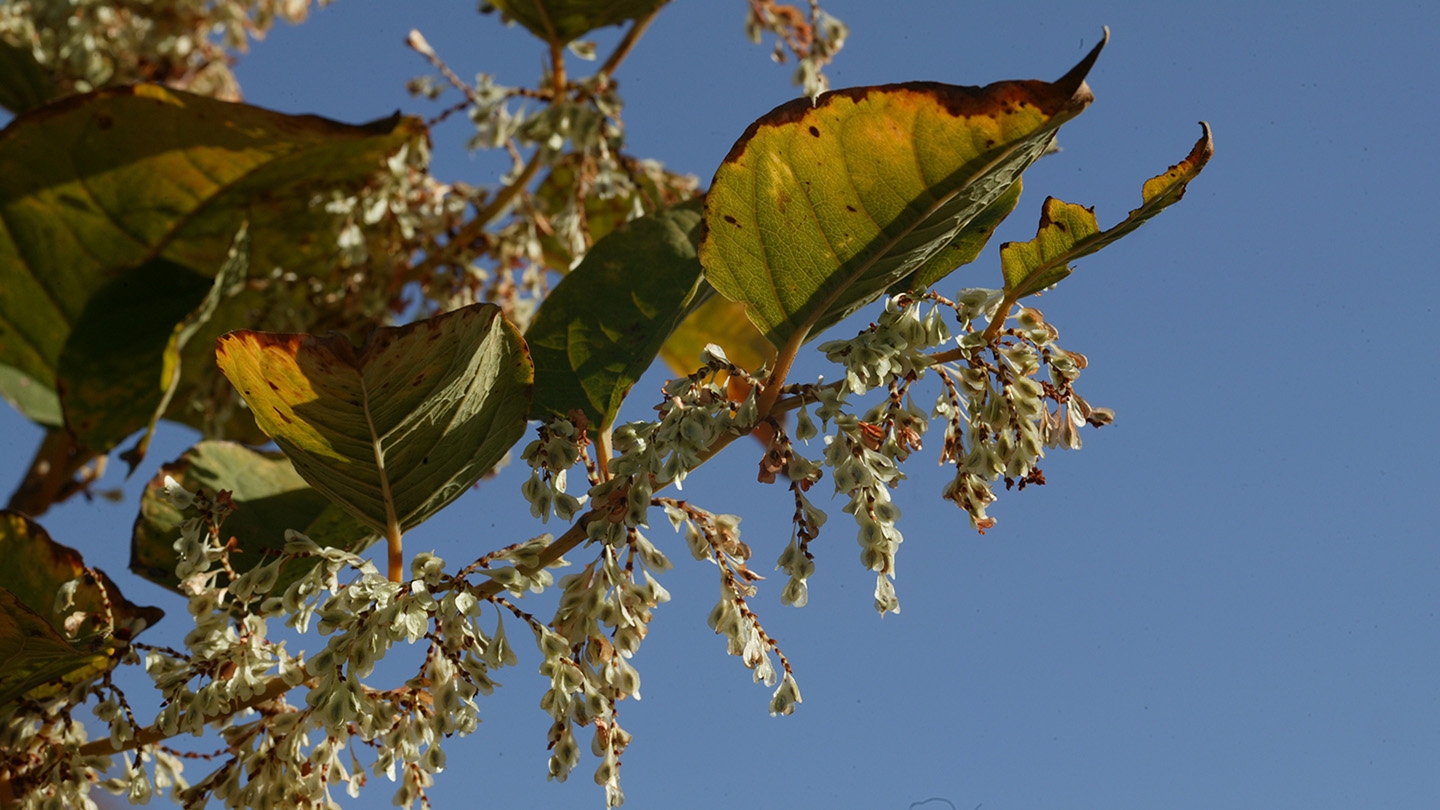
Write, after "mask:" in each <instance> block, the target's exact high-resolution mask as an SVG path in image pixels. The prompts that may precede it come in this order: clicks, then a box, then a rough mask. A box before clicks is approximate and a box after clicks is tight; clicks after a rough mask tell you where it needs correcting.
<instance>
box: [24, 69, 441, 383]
mask: <svg viewBox="0 0 1440 810" xmlns="http://www.w3.org/2000/svg"><path fill="white" fill-rule="evenodd" d="M423 132H424V127H423V125H422V124H420V123H419V122H418V121H416V120H414V119H401V118H399V117H394V118H390V119H387V120H384V121H379V122H376V123H373V124H369V125H365V126H348V125H345V124H339V123H335V122H333V121H327V120H325V119H322V118H316V117H313V116H287V115H281V114H279V113H274V112H269V111H267V110H262V109H259V108H257V107H250V106H246V105H243V104H232V103H227V102H223V101H216V100H214V99H210V98H205V97H203V96H193V95H189V94H187V93H182V92H179V91H174V90H168V89H165V88H162V87H158V86H154V85H136V86H133V87H122V88H113V89H108V90H102V91H99V92H96V93H91V94H87V95H83V96H74V97H71V98H67V99H64V100H62V101H59V102H57V103H54V104H50V105H48V106H46V107H43V108H41V109H38V110H35V111H33V112H30V113H27V114H25V115H21V116H19V117H18V118H16V119H15V120H14V121H12V122H10V124H9V126H7V127H6V128H5V129H4V130H3V131H0V221H3V222H4V225H5V227H4V228H3V229H0V290H4V291H5V294H4V295H3V296H0V364H3V365H8V366H11V367H13V368H14V369H15V370H17V371H18V372H20V373H21V374H24V375H25V376H27V377H28V378H30V379H31V380H33V381H35V382H36V383H38V384H40V385H42V386H44V387H46V388H50V389H53V388H54V387H55V385H56V376H57V370H58V367H59V362H60V355H61V353H62V351H65V350H67V348H68V349H70V350H73V351H77V352H78V351H81V349H79V348H78V347H76V346H75V345H74V344H69V345H68V346H67V344H68V342H69V340H70V337H71V332H72V330H73V329H74V328H75V326H76V324H77V323H78V322H79V320H80V318H81V316H82V315H83V314H84V313H85V312H86V309H87V307H88V306H89V305H90V302H91V299H92V298H94V297H95V296H96V295H97V293H99V292H100V291H102V290H105V291H106V292H107V293H110V294H115V293H118V292H119V290H118V289H117V288H115V287H113V286H112V285H113V284H116V283H122V284H123V279H125V278H126V277H128V276H130V275H131V274H133V273H136V272H137V268H142V267H145V268H152V269H153V268H154V267H162V266H163V267H171V268H174V267H177V266H178V267H185V268H190V270H191V271H193V273H194V274H196V275H197V276H199V278H200V280H201V281H202V282H203V281H205V280H207V279H209V278H211V277H213V276H214V275H215V274H216V272H218V271H219V269H220V267H221V266H222V264H223V262H224V261H225V257H226V255H227V253H228V251H229V248H230V245H231V241H232V238H233V237H234V235H235V233H236V231H237V230H238V229H239V227H240V225H241V223H242V222H246V221H248V222H249V223H250V233H251V235H252V237H253V249H252V253H251V262H252V264H254V265H255V266H257V267H262V268H265V269H266V271H267V272H268V271H269V270H270V269H271V268H283V269H284V270H286V271H287V272H292V273H295V274H297V275H298V276H300V277H307V276H311V275H321V274H324V275H326V277H328V274H329V273H330V271H331V269H332V267H333V263H334V258H335V254H336V247H335V245H334V242H333V240H331V239H329V238H326V237H324V236H323V234H326V233H329V232H331V231H333V220H334V215H333V214H331V213H329V212H327V211H325V209H324V206H319V205H312V201H313V199H314V198H315V197H316V195H318V194H322V193H328V192H330V191H332V190H337V189H345V188H353V187H355V186H356V185H358V184H359V183H361V182H363V181H364V180H365V179H366V178H367V177H369V176H370V175H372V174H373V173H374V172H375V171H377V170H378V169H380V168H381V167H382V160H383V159H384V158H385V157H386V156H387V155H389V154H391V153H393V152H394V151H396V150H397V149H399V148H400V147H401V146H402V145H403V144H405V143H406V142H407V141H409V140H410V139H412V138H413V137H416V136H418V135H420V134H422V133H423ZM157 261H164V262H169V263H170V264H169V265H152V264H151V263H152V262H157ZM139 272H144V271H139ZM171 277H174V278H177V279H183V276H175V275H174V274H173V273H172V274H171ZM177 283H178V284H183V285H184V289H185V290H187V291H188V294H189V296H190V300H189V301H188V302H181V301H179V300H175V301H173V302H170V301H169V300H168V299H171V298H178V297H180V290H178V289H170V290H157V291H156V294H157V295H159V296H164V297H165V298H166V299H167V302H166V305H165V307H164V308H165V309H166V310H167V311H166V312H164V313H163V317H152V315H151V312H152V311H151V309H150V308H148V307H147V308H145V309H144V310H143V311H141V312H137V313H136V316H135V319H132V320H131V321H129V322H128V324H127V328H131V329H135V330H139V331H142V332H144V333H145V334H147V335H152V336H153V335H160V334H164V335H169V333H170V330H171V329H173V328H174V327H175V325H176V322H177V320H179V318H180V317H183V316H184V315H185V313H189V312H191V311H193V310H194V309H195V307H196V306H198V305H199V304H200V303H201V300H202V299H203V298H204V297H205V295H206V292H207V291H208V290H209V284H206V283H201V284H184V281H177ZM275 294H276V293H274V292H272V293H270V295H272V296H273V295H275ZM182 304H183V305H182ZM256 309H257V306H256V301H255V300H254V299H253V298H250V299H247V300H245V301H243V302H239V301H237V302H235V305H234V306H227V307H226V311H225V313H223V314H222V315H221V316H217V318H216V320H217V321H218V322H219V323H218V324H217V326H218V325H225V326H224V328H227V329H228V328H234V327H235V326H239V325H242V324H245V323H253V322H254V321H253V319H254V317H255V311H256ZM157 312H158V310H157ZM176 313H179V314H178V315H176ZM166 319H168V320H166ZM161 320H164V321H166V322H164V323H160V322H158V321H161ZM152 321H155V322H152ZM92 334H94V333H92ZM113 339H114V335H113V334H111V335H109V336H108V337H107V340H113ZM147 351H148V350H147ZM151 356H152V357H155V356H156V355H153V354H152V355H151ZM191 367H193V368H199V367H200V366H199V364H198V362H197V363H196V364H195V365H194V366H191ZM160 372H161V369H160V368H159V367H158V366H156V367H154V368H153V369H152V370H149V371H147V372H146V374H145V375H144V376H145V385H153V384H154V381H155V380H156V379H157V378H158V377H159V375H160Z"/></svg>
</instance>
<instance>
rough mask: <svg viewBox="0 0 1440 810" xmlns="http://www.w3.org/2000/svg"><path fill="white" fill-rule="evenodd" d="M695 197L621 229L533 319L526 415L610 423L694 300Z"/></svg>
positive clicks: (697, 217)
mask: <svg viewBox="0 0 1440 810" xmlns="http://www.w3.org/2000/svg"><path fill="white" fill-rule="evenodd" d="M699 226H700V201H699V200H693V201H690V202H686V203H682V204H681V205H678V206H675V207H674V208H669V209H666V210H664V211H661V212H658V213H656V214H652V215H651V216H648V217H643V218H641V219H637V220H633V221H631V222H629V223H626V224H624V225H621V226H620V227H618V228H616V229H615V230H614V231H612V232H611V233H610V234H609V235H608V236H606V237H605V238H604V239H601V240H600V241H599V242H597V243H595V247H593V248H591V249H590V252H589V253H587V254H586V256H585V259H584V261H582V262H581V263H580V266H579V267H577V268H575V269H574V270H573V271H571V272H570V274H569V275H567V276H566V277H565V278H564V279H563V280H562V281H561V282H560V283H559V284H557V285H556V286H555V289H554V290H552V291H551V293H550V295H549V297H547V298H546V299H545V303H544V304H542V305H541V307H540V310H539V311H538V312H537V313H536V314H535V319H534V321H533V322H532V323H531V325H530V328H529V330H528V331H527V332H526V334H525V339H526V341H527V342H528V343H529V345H530V352H531V354H532V356H533V357H534V358H535V401H534V404H533V405H532V407H531V411H530V415H531V416H532V417H533V418H537V419H539V418H544V417H547V416H551V415H554V414H559V415H565V414H567V413H569V412H570V411H571V410H574V409H579V410H580V411H582V412H584V413H585V415H586V418H587V419H589V421H590V424H592V425H596V426H599V427H600V428H602V429H603V428H606V427H609V425H610V423H611V422H612V421H613V420H614V419H615V415H616V413H618V412H619V410H620V403H621V402H623V401H624V399H625V395H626V394H628V393H629V391H630V387H631V386H632V385H634V384H635V381H636V380H638V379H640V375H642V374H644V373H645V370H646V369H648V368H649V367H650V364H651V363H652V362H653V361H654V360H655V355H656V354H657V353H659V351H660V348H661V346H663V345H664V343H665V340H666V338H668V337H669V336H670V333H671V332H673V331H674V330H675V327H676V326H677V325H679V323H680V322H681V320H682V319H683V318H684V317H685V315H686V314H687V313H688V312H689V311H690V309H691V308H692V307H693V306H694V305H695V304H696V303H697V302H696V298H697V291H698V290H699V289H700V285H701V280H700V262H699V260H698V259H697V258H696V256H695V240H696V239H697V238H698V231H699Z"/></svg>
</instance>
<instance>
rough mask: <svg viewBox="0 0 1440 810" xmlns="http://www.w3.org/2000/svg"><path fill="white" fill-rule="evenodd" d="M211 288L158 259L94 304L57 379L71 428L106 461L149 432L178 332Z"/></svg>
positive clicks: (119, 277)
mask: <svg viewBox="0 0 1440 810" xmlns="http://www.w3.org/2000/svg"><path fill="white" fill-rule="evenodd" d="M211 286H212V281H211V279H209V278H206V277H205V276H204V275H202V274H200V273H197V272H195V271H193V270H191V269H190V268H188V267H185V266H183V265H180V264H176V263H175V262H172V261H170V260H169V259H151V260H150V261H148V262H145V263H144V264H142V265H140V266H139V267H135V268H133V269H131V270H129V271H126V272H120V273H116V274H113V275H112V277H111V280H110V281H109V283H107V284H105V285H104V286H102V287H101V288H100V289H98V290H96V291H95V292H94V294H93V295H91V296H90V300H89V301H88V302H87V303H86V305H85V309H84V310H83V311H82V312H81V313H80V316H79V317H78V318H76V319H75V324H74V328H73V329H72V330H71V332H70V336H69V338H68V339H67V340H66V341H65V348H64V349H62V350H61V352H60V363H59V368H58V370H57V373H56V376H57V381H58V383H59V385H58V388H59V393H60V405H61V409H62V410H63V411H64V414H65V424H66V426H67V427H68V428H69V429H70V431H71V432H72V433H74V434H75V437H76V438H77V439H78V440H79V441H80V443H81V444H83V445H85V446H87V447H89V448H91V449H93V450H94V451H95V452H97V453H106V452H108V451H109V450H110V448H112V447H114V446H115V445H117V444H119V443H120V441H121V440H122V439H124V438H125V437H126V436H129V435H130V434H131V433H134V432H135V431H136V430H139V429H140V428H142V427H144V426H145V424H146V422H147V421H148V419H149V416H150V415H151V414H153V413H154V412H155V411H156V409H157V408H158V407H159V405H160V402H161V399H162V398H163V396H164V394H165V391H164V389H163V388H162V380H161V376H162V373H163V371H164V366H165V354H166V348H167V346H168V345H169V343H170V338H171V336H172V335H173V334H174V332H175V324H176V323H178V322H180V321H182V320H184V319H185V317H186V316H187V315H188V314H189V313H190V312H191V311H192V310H194V309H195V307H196V303H197V302H198V301H200V300H202V299H203V297H204V296H205V293H206V291H207V290H209V289H210V288H211Z"/></svg>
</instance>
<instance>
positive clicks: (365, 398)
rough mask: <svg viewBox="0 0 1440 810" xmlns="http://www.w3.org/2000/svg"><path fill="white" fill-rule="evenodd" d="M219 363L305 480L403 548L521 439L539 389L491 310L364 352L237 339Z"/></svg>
mask: <svg viewBox="0 0 1440 810" xmlns="http://www.w3.org/2000/svg"><path fill="white" fill-rule="evenodd" d="M216 361H217V362H218V363H219V365H220V370H221V371H222V372H223V373H224V374H225V376H226V377H228V378H229V379H230V381H231V382H232V383H233V384H234V385H235V387H236V388H237V389H239V391H240V394H241V396H243V397H244V398H245V402H246V403H247V404H248V405H249V406H250V409H251V411H252V412H253V413H254V415H255V421H256V423H257V424H259V426H260V429H261V430H263V431H265V433H266V435H268V436H270V438H272V439H274V440H275V443H276V444H277V445H279V446H280V449H281V450H282V451H284V453H285V455H286V456H288V457H289V458H290V461H291V463H293V464H294V465H295V471H296V472H298V473H299V474H300V476H301V477H302V478H304V479H305V480H306V481H307V482H309V483H310V485H311V486H313V487H315V488H316V489H318V490H320V491H321V492H322V493H324V494H325V495H326V496H328V497H329V498H330V499H331V500H333V501H335V502H336V503H337V504H339V505H340V506H342V507H344V508H345V510H346V511H348V512H349V513H350V514H352V515H354V516H355V517H357V518H359V519H360V520H361V521H363V522H364V523H365V524H366V525H367V526H369V527H371V528H372V529H375V530H377V531H379V532H382V533H385V534H386V535H387V536H392V537H395V538H397V542H398V533H399V532H401V531H404V530H407V529H409V528H411V527H414V526H416V525H418V524H419V523H421V522H422V521H424V520H425V519H426V518H428V517H429V516H430V515H432V514H434V513H435V512H436V511H438V510H439V509H441V508H442V507H444V506H445V505H446V504H448V503H450V502H451V501H453V500H455V499H456V498H458V497H459V496H460V495H461V494H462V493H464V492H465V490H467V489H468V488H469V487H470V486H471V485H472V484H474V483H475V482H476V481H478V480H480V477H481V476H482V475H484V474H485V473H487V472H489V471H490V470H491V469H493V468H494V466H495V464H496V463H497V462H499V461H500V459H501V458H503V457H504V455H505V453H506V451H508V450H509V449H510V447H511V445H513V444H515V442H516V441H518V440H519V438H520V437H521V436H522V435H523V434H524V432H525V420H526V416H527V415H528V414H529V412H530V397H531V386H532V383H533V380H534V370H533V367H532V365H531V362H530V356H529V354H528V352H527V351H526V348H525V343H524V341H522V340H521V339H520V334H519V332H518V331H517V330H516V329H515V327H514V326H513V325H512V324H510V323H509V322H507V321H506V320H505V319H504V318H502V317H501V316H500V309H499V307H496V306H494V305H492V304H474V305H471V306H468V307H464V308H463V309H458V310H455V311H454V312H449V313H446V314H444V315H439V316H436V317H434V318H430V319H428V320H424V321H418V322H416V323H412V324H409V325H407V326H401V327H387V328H383V329H376V330H375V331H373V332H371V333H370V335H369V336H368V337H367V338H366V339H365V343H364V345H363V346H362V347H361V348H360V349H358V350H357V349H356V348H355V347H354V346H353V345H352V344H351V343H350V341H349V339H348V338H346V337H345V336H344V335H341V334H336V333H332V334H331V335H330V336H329V337H323V338H322V337H314V336H311V335H287V334H274V333H267V332H251V331H239V332H231V333H230V334H228V335H225V336H224V337H223V338H221V339H220V343H219V346H218V348H217V350H216ZM392 573H395V572H394V570H393V567H392Z"/></svg>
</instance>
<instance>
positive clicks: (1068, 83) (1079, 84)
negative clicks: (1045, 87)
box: [1055, 25, 1110, 102]
mask: <svg viewBox="0 0 1440 810" xmlns="http://www.w3.org/2000/svg"><path fill="white" fill-rule="evenodd" d="M1109 41H1110V26H1108V25H1107V26H1105V27H1104V28H1103V29H1101V34H1100V41H1099V42H1098V43H1096V44H1095V47H1093V48H1091V49H1090V53H1087V54H1085V58H1084V59H1081V60H1080V61H1079V62H1078V63H1077V64H1076V65H1075V67H1073V68H1070V71H1069V72H1068V73H1066V74H1065V75H1064V76H1061V77H1060V80H1059V81H1057V82H1055V86H1056V87H1057V88H1064V89H1065V90H1067V91H1069V92H1072V93H1074V94H1076V95H1077V96H1078V95H1082V94H1083V95H1084V96H1086V101H1087V102H1088V101H1089V97H1090V96H1091V93H1090V88H1089V87H1087V86H1086V85H1085V77H1086V76H1088V75H1089V74H1090V68H1093V67H1095V60H1097V59H1099V58H1100V52H1101V51H1103V50H1105V43H1107V42H1109Z"/></svg>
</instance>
